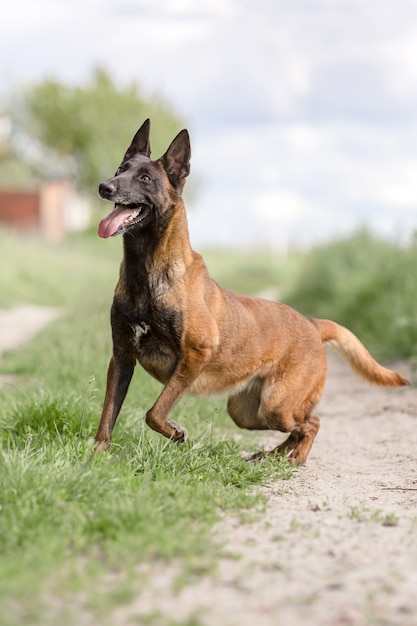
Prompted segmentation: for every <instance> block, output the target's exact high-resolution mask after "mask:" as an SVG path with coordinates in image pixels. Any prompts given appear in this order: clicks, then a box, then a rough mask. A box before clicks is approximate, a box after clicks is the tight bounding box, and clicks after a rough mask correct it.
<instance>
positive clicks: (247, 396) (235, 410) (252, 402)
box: [227, 380, 269, 430]
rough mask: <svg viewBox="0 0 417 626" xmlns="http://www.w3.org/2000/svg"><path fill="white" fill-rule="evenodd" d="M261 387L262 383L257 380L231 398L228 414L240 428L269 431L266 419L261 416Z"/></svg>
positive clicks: (228, 403)
mask: <svg viewBox="0 0 417 626" xmlns="http://www.w3.org/2000/svg"><path fill="white" fill-rule="evenodd" d="M261 387H262V383H261V381H260V380H256V381H254V382H253V383H252V384H251V385H250V386H248V387H246V388H245V389H243V390H242V391H239V392H238V393H233V394H231V395H230V396H229V398H228V400H227V412H228V413H229V415H230V417H231V418H232V420H233V421H234V423H235V424H236V425H237V426H239V428H247V429H248V430H268V429H269V426H268V424H267V423H266V421H265V418H264V417H263V416H262V415H260V414H259V407H260V405H261Z"/></svg>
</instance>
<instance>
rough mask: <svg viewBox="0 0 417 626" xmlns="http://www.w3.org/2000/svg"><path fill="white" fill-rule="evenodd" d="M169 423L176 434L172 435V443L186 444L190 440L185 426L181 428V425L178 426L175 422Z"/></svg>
mask: <svg viewBox="0 0 417 626" xmlns="http://www.w3.org/2000/svg"><path fill="white" fill-rule="evenodd" d="M167 423H168V424H169V426H171V427H172V428H173V430H174V433H173V434H172V435H171V437H170V439H172V441H175V443H185V442H186V441H187V439H188V433H187V431H186V429H185V428H184V426H181V424H178V422H175V421H174V420H167Z"/></svg>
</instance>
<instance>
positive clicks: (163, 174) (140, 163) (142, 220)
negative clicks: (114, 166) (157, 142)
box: [98, 120, 190, 239]
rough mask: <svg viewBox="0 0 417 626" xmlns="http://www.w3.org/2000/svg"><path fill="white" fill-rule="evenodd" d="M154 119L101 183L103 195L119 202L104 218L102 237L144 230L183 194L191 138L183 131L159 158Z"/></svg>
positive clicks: (145, 124) (187, 170) (116, 202)
mask: <svg viewBox="0 0 417 626" xmlns="http://www.w3.org/2000/svg"><path fill="white" fill-rule="evenodd" d="M149 130H150V122H149V120H146V122H144V123H143V124H142V126H141V127H140V129H139V130H138V132H137V133H136V135H135V136H134V138H133V141H132V143H131V145H130V146H129V148H128V149H127V151H126V154H125V156H124V157H123V161H122V163H121V165H120V167H119V168H118V170H117V172H116V174H115V175H114V176H113V177H112V178H109V179H108V180H106V181H104V182H103V183H101V184H100V185H99V189H98V193H99V196H100V198H103V199H104V200H110V201H111V202H114V203H115V206H114V209H113V210H112V211H111V213H109V215H108V216H107V217H105V218H104V219H103V220H101V222H100V224H99V227H98V234H99V235H100V237H103V238H105V239H106V238H108V237H113V236H115V235H122V234H124V233H126V232H128V231H132V234H135V233H134V232H133V230H135V231H140V230H141V229H143V228H145V227H146V226H148V225H149V224H150V223H151V222H153V221H155V220H159V219H160V218H161V217H162V216H161V215H159V214H160V213H161V211H166V210H167V208H168V207H169V206H172V205H174V204H175V203H176V202H177V201H178V200H179V199H180V197H181V191H182V188H183V186H184V182H185V178H186V177H187V176H188V174H189V171H190V140H189V136H188V133H187V131H185V130H183V131H181V132H180V133H179V134H178V135H177V137H176V138H175V139H174V140H173V142H172V143H171V145H170V146H169V148H168V150H167V151H166V153H165V154H164V155H163V156H162V157H160V158H159V159H158V160H157V161H152V160H151V158H150V154H151V150H150V144H149Z"/></svg>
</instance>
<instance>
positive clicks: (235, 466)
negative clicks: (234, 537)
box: [0, 233, 417, 626]
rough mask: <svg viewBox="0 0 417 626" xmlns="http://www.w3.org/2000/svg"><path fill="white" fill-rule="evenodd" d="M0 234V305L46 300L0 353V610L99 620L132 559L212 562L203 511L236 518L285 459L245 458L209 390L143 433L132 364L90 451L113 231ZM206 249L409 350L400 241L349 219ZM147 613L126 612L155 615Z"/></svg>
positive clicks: (405, 264) (218, 548) (11, 620)
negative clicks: (178, 430) (100, 235)
mask: <svg viewBox="0 0 417 626" xmlns="http://www.w3.org/2000/svg"><path fill="white" fill-rule="evenodd" d="M0 244H1V246H2V251H3V255H4V257H3V258H5V259H7V264H3V265H2V270H1V274H0V298H1V300H0V306H1V307H10V306H13V305H15V304H18V303H21V302H31V303H37V304H43V305H49V306H55V307H58V308H59V309H60V311H61V315H60V317H59V319H58V321H56V322H55V323H53V324H52V325H51V326H50V327H49V328H48V329H46V330H45V331H44V332H42V333H41V334H40V335H39V336H38V337H37V338H36V339H35V340H34V341H33V342H32V343H31V344H30V346H28V347H26V348H25V349H22V350H19V351H16V352H13V353H9V354H7V355H4V357H3V359H2V363H1V371H2V372H3V373H8V374H12V375H15V376H17V377H18V380H19V384H18V385H16V388H11V389H10V388H6V389H3V390H2V391H1V408H0V425H1V449H0V464H1V468H0V484H1V487H0V494H1V496H0V498H1V499H0V560H1V567H0V601H1V606H2V615H3V620H4V619H6V621H4V624H5V625H6V624H7V626H13V625H14V624H16V625H17V624H25V623H28V624H29V623H30V624H46V625H47V624H49V623H50V624H56V623H60V624H68V625H70V624H79V623H82V622H81V621H80V616H81V615H84V616H85V615H88V616H90V619H95V620H97V621H96V622H92V621H90V622H89V621H88V620H86V621H85V623H98V624H107V623H108V624H111V623H113V622H112V617H111V616H112V613H113V611H114V610H116V609H117V608H119V607H123V606H124V605H129V603H131V602H132V599H133V598H135V597H136V595H137V587H138V577H139V578H140V576H141V575H143V577H144V579H143V581H141V585H143V586H144V588H146V586H147V584H148V583H147V581H146V580H145V576H144V574H141V572H143V571H145V570H143V569H141V568H145V569H146V567H147V566H152V567H155V566H156V567H159V568H164V567H165V565H167V566H168V564H169V565H170V566H171V565H172V564H173V563H175V565H176V569H175V572H176V574H175V585H176V587H177V588H178V589H179V588H181V587H185V586H186V585H188V584H190V582H195V581H196V580H198V579H199V578H201V576H202V575H204V574H205V573H207V572H214V571H215V565H216V562H217V561H218V558H219V555H221V554H223V555H224V551H225V547H224V545H222V542H221V541H219V539H218V538H216V536H215V535H213V533H212V532H211V531H212V528H213V525H215V524H216V523H217V522H218V520H219V519H221V518H222V517H224V515H227V516H229V515H231V516H233V517H234V518H237V519H239V520H240V521H241V523H242V524H243V526H245V525H246V524H248V525H250V523H251V521H253V520H256V519H257V518H259V516H260V515H261V513H262V511H263V510H264V507H265V506H266V502H267V492H265V490H264V489H263V487H264V486H266V485H270V484H276V483H277V482H278V484H280V483H281V484H283V483H282V481H286V480H289V479H291V477H292V476H293V474H294V470H293V469H292V468H290V467H289V466H288V465H287V464H286V462H285V461H282V462H277V461H274V462H269V463H266V464H262V465H261V464H247V463H245V462H244V461H243V460H242V459H241V458H240V457H239V451H241V450H246V451H250V450H253V449H258V448H259V441H260V440H259V438H257V437H254V436H253V435H250V434H248V435H246V434H244V433H241V432H239V433H238V432H237V429H236V428H235V427H234V425H233V424H232V422H231V421H230V420H229V419H228V418H227V416H226V414H225V409H224V405H225V403H224V399H221V398H220V399H214V400H209V401H207V400H204V401H202V400H197V399H193V398H186V399H184V400H183V401H182V402H181V403H180V404H179V405H178V407H177V408H176V409H175V414H176V416H177V418H178V419H179V421H182V422H183V423H185V424H186V425H187V429H188V431H189V434H190V441H189V442H188V443H187V444H186V445H184V446H174V445H172V444H171V443H170V442H167V441H165V440H162V438H161V437H158V436H157V435H155V434H154V433H151V432H150V431H149V430H148V429H146V428H144V427H143V417H144V413H145V411H146V409H147V408H149V406H150V405H151V403H152V402H153V400H154V399H155V397H156V395H157V394H158V389H159V386H158V384H157V383H156V382H155V381H153V380H152V379H150V378H149V377H148V376H147V375H146V374H144V373H143V372H142V371H141V370H140V369H138V370H137V372H136V373H135V378H134V381H133V383H132V386H131V389H130V391H129V394H128V397H127V400H126V403H125V405H124V408H123V412H122V414H121V416H120V418H119V421H118V424H117V426H116V430H115V438H114V445H113V447H112V450H111V452H110V453H108V454H105V455H94V454H92V437H93V435H94V431H95V428H96V426H97V420H98V417H99V414H100V408H101V403H102V397H103V391H104V381H105V372H106V367H107V362H108V358H109V355H110V333H109V323H108V317H109V314H108V310H109V304H110V300H111V294H112V290H113V287H114V284H115V282H116V278H117V271H118V262H119V259H120V246H121V242H120V240H111V241H108V242H104V243H103V242H102V241H99V240H97V239H95V238H92V237H90V236H88V235H86V236H84V237H77V238H75V239H72V240H70V241H68V242H67V243H66V244H65V245H64V246H62V247H59V248H54V247H46V246H45V245H44V244H41V242H39V241H36V240H20V239H17V238H15V237H12V236H10V235H7V236H6V235H5V234H4V235H2V236H1V238H0ZM205 256H206V260H207V262H208V264H209V267H210V268H211V271H212V274H213V276H214V277H215V278H216V279H217V280H218V281H219V282H220V283H221V284H223V285H224V286H227V287H230V288H236V289H239V290H241V291H244V292H246V293H255V292H262V291H264V290H267V289H270V288H271V287H273V288H274V289H278V290H279V292H280V293H281V295H282V298H283V299H284V300H286V301H288V302H290V303H292V304H296V305H297V308H299V309H300V310H302V311H304V312H305V313H308V314H310V313H311V314H314V315H316V316H326V317H332V318H334V319H336V320H337V321H341V322H342V323H348V322H349V326H350V327H351V328H352V329H353V330H355V332H358V334H359V335H360V337H361V339H363V340H364V341H365V342H368V345H369V347H371V348H372V349H373V348H375V350H377V351H379V354H378V356H380V357H388V358H399V357H407V358H409V359H411V360H413V359H414V358H415V355H416V344H417V341H416V337H417V334H416V328H417V324H416V314H415V307H414V303H415V301H416V296H417V294H416V281H415V280H413V268H415V266H416V263H415V262H416V261H417V258H416V257H417V250H416V248H415V247H414V246H413V245H410V246H408V247H401V246H397V245H394V244H387V243H386V242H381V241H378V240H376V239H375V238H373V237H372V236H371V235H369V234H368V233H358V234H357V235H355V236H354V237H352V238H350V239H348V240H345V241H342V242H338V243H335V244H331V245H329V246H323V247H321V248H319V249H317V250H314V251H312V252H311V253H305V254H300V253H294V254H292V255H290V257H289V258H273V257H271V256H270V255H266V254H260V253H247V254H243V253H241V254H231V253H219V252H217V251H214V252H210V251H209V252H208V253H207V254H206V255H205ZM348 318H349V319H348ZM381 338H382V339H383V341H381ZM375 350H374V351H375ZM289 482H290V483H291V482H292V481H291V480H290V481H289ZM249 512H250V515H249ZM154 617H155V616H153V614H152V612H150V613H149V614H148V615H143V614H142V616H141V620H142V621H140V622H132V623H159V622H157V621H152V620H153V619H154ZM1 619H2V618H1V617H0V623H2V622H1ZM187 619H188V618H187ZM146 620H148V621H147V622H146ZM155 620H156V618H155ZM170 620H171V621H170V622H169V624H171V625H172V626H174V625H175V624H180V623H181V624H185V623H187V624H189V626H192V624H195V625H197V624H200V623H203V622H200V621H198V620H194V621H193V619H191V618H190V620H189V621H180V622H178V621H177V620H176V618H175V616H173V617H171V618H170ZM161 623H163V624H164V626H169V625H168V622H167V621H166V620H165V621H164V622H161Z"/></svg>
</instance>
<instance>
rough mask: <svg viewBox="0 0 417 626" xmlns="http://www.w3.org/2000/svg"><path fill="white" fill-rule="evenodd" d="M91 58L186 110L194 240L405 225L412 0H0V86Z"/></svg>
mask: <svg viewBox="0 0 417 626" xmlns="http://www.w3.org/2000/svg"><path fill="white" fill-rule="evenodd" d="M97 65H101V66H103V67H104V68H106V69H107V70H108V71H109V72H110V73H111V75H112V77H113V78H114V79H115V81H116V82H118V83H120V85H123V84H125V83H129V82H131V81H132V80H134V81H136V82H137V83H138V84H139V86H140V87H143V89H144V90H145V91H146V92H147V93H149V94H160V95H161V96H163V97H164V98H165V99H167V100H168V101H169V102H170V103H172V105H173V106H174V108H175V110H176V111H177V112H178V113H179V114H180V115H181V116H182V117H183V118H184V119H185V120H186V124H187V128H188V129H189V131H190V135H191V143H192V174H191V175H192V176H193V175H194V176H195V179H196V181H197V183H196V187H197V194H196V196H195V198H193V201H192V204H191V205H190V206H189V207H188V208H189V211H188V213H189V222H190V234H191V240H192V243H194V244H195V245H194V247H196V248H198V246H236V247H245V246H248V247H249V246H252V247H253V246H257V247H267V248H270V249H271V250H276V249H282V250H285V249H287V247H288V246H291V245H303V246H304V245H311V244H315V243H318V242H321V241H325V240H328V239H330V238H332V237H335V236H345V235H347V234H349V233H351V232H352V231H354V230H355V229H357V228H359V227H362V226H364V225H367V226H369V227H370V228H372V229H373V230H374V231H375V232H377V233H378V234H380V235H382V236H390V237H395V238H396V239H406V238H407V236H409V234H410V233H411V232H412V231H413V230H414V229H417V2H415V0H291V2H288V0H198V1H197V0H158V1H156V0H71V1H70V2H60V1H59V0H58V1H57V0H1V4H0V77H1V81H0V95H1V94H3V95H4V94H6V93H7V92H8V91H9V90H11V89H15V88H18V87H19V86H20V85H24V84H26V83H30V82H34V81H39V80H42V79H43V78H46V77H51V76H53V77H55V78H58V79H59V80H62V81H65V82H69V83H72V84H74V83H82V82H85V81H87V80H88V79H89V77H90V76H91V71H92V69H93V68H94V67H95V66H97ZM142 121H143V120H138V127H139V126H140V124H141V123H142ZM135 130H136V129H133V131H132V134H133V132H134V131H135ZM178 130H180V129H178ZM152 132H153V133H157V132H158V129H157V128H155V127H153V129H152ZM116 165H117V164H116ZM94 193H95V190H94Z"/></svg>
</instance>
